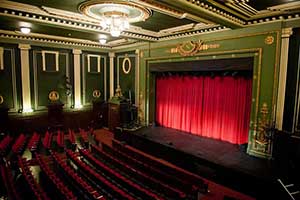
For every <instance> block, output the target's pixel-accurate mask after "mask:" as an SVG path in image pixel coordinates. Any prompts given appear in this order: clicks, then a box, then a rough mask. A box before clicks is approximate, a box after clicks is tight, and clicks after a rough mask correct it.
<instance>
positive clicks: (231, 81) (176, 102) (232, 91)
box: [156, 75, 252, 144]
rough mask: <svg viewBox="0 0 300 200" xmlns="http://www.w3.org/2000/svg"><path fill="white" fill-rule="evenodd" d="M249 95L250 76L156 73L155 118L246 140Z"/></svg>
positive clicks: (216, 136) (229, 138)
mask: <svg viewBox="0 0 300 200" xmlns="http://www.w3.org/2000/svg"><path fill="white" fill-rule="evenodd" d="M251 96H252V80H251V79H249V78H245V77H232V76H216V77H210V76H175V75H174V76H168V77H157V79H156V121H157V123H158V124H160V125H161V126H165V127H169V128H174V129H178V130H182V131H186V132H189V133H192V134H196V135H200V136H205V137H210V138H214V139H220V140H223V141H228V142H231V143H234V144H243V143H247V142H248V131H249V122H250V110H251Z"/></svg>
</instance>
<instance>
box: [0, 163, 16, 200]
mask: <svg viewBox="0 0 300 200" xmlns="http://www.w3.org/2000/svg"><path fill="white" fill-rule="evenodd" d="M0 175H1V177H0V178H2V183H4V186H5V188H6V192H7V195H8V199H14V200H19V199H21V198H20V196H19V194H18V193H17V190H16V187H15V185H14V181H13V176H12V173H11V170H10V169H8V166H6V165H5V163H4V162H3V163H0Z"/></svg>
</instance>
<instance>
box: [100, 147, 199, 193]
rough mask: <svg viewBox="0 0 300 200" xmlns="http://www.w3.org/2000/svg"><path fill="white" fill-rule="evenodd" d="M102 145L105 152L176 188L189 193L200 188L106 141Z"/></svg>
mask: <svg viewBox="0 0 300 200" xmlns="http://www.w3.org/2000/svg"><path fill="white" fill-rule="evenodd" d="M101 145H102V149H103V151H104V152H106V153H108V154H110V155H112V156H113V157H116V158H118V159H119V160H122V161H124V162H126V163H127V164H128V165H130V166H132V167H133V168H137V169H139V170H140V171H142V172H144V173H147V174H151V176H152V177H154V178H156V179H159V180H161V181H162V182H164V183H166V184H168V185H171V186H172V187H174V188H176V189H179V190H182V191H184V192H185V193H187V194H195V193H197V190H198V188H197V187H194V186H192V185H191V184H189V183H188V182H186V181H185V180H182V179H178V178H177V177H176V176H171V175H169V174H167V173H165V172H163V171H161V170H160V169H157V168H155V167H153V166H152V165H149V164H147V163H144V162H142V161H140V160H137V159H136V158H133V157H131V156H129V155H127V154H125V153H124V152H121V151H119V150H118V149H116V148H112V147H110V146H108V145H106V144H104V143H102V144H101Z"/></svg>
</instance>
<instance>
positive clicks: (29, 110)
mask: <svg viewBox="0 0 300 200" xmlns="http://www.w3.org/2000/svg"><path fill="white" fill-rule="evenodd" d="M22 112H23V113H32V112H33V109H32V108H24V109H23V111H22Z"/></svg>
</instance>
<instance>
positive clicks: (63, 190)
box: [35, 153, 77, 200]
mask: <svg viewBox="0 0 300 200" xmlns="http://www.w3.org/2000/svg"><path fill="white" fill-rule="evenodd" d="M35 158H36V160H37V162H38V164H39V166H40V167H41V170H42V171H43V172H44V173H45V174H46V176H47V177H48V179H49V180H48V181H51V182H52V183H53V185H54V186H55V189H56V190H57V191H58V192H59V193H60V195H62V197H63V199H68V200H75V199H77V198H76V197H75V196H74V194H73V192H72V191H71V190H70V189H69V188H68V187H67V186H65V184H64V183H63V182H62V181H61V180H60V179H59V178H58V177H57V176H56V174H55V173H54V172H53V171H52V170H51V169H50V168H49V166H48V165H47V164H46V163H45V161H44V159H43V158H42V157H41V156H40V155H39V154H37V153H35Z"/></svg>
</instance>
